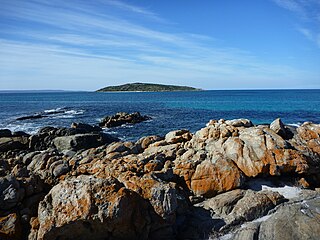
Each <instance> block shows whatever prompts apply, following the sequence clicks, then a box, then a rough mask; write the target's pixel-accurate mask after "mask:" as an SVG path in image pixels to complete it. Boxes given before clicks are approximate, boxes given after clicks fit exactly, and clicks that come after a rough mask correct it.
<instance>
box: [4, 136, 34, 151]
mask: <svg viewBox="0 0 320 240" xmlns="http://www.w3.org/2000/svg"><path fill="white" fill-rule="evenodd" d="M28 145H29V138H28V137H27V136H20V137H13V136H12V137H2V138H0V152H6V151H9V150H16V149H18V150H22V149H27V148H28Z"/></svg>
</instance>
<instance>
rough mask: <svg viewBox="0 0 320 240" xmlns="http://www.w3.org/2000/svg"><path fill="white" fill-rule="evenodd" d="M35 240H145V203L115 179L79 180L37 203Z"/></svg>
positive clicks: (55, 189) (59, 187)
mask: <svg viewBox="0 0 320 240" xmlns="http://www.w3.org/2000/svg"><path fill="white" fill-rule="evenodd" d="M38 221H39V227H38V230H37V229H33V231H37V237H38V239H58V238H63V239H71V238H74V239H109V238H112V239H148V234H149V224H150V216H149V213H148V207H147V204H146V202H145V201H144V200H143V199H142V198H141V197H140V196H139V195H138V194H136V193H135V192H133V191H130V190H128V189H125V188H124V187H123V185H122V184H120V183H119V182H118V181H117V180H116V179H114V178H107V179H98V178H95V177H91V176H80V177H78V178H74V179H70V180H66V181H63V182H61V183H60V184H58V185H56V186H54V187H53V188H52V189H51V191H50V192H49V193H48V195H47V196H46V197H45V198H44V200H43V201H42V202H40V205H39V210H38Z"/></svg>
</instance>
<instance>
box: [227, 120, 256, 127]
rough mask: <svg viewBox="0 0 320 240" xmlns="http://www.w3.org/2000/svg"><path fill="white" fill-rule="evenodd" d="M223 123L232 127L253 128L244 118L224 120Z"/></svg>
mask: <svg viewBox="0 0 320 240" xmlns="http://www.w3.org/2000/svg"><path fill="white" fill-rule="evenodd" d="M225 123H226V124H227V125H231V126H233V127H252V126H253V124H252V122H251V121H250V120H248V119H244V118H240V119H233V120H226V121H225Z"/></svg>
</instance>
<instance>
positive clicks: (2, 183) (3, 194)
mask: <svg viewBox="0 0 320 240" xmlns="http://www.w3.org/2000/svg"><path fill="white" fill-rule="evenodd" d="M24 193H25V191H24V189H23V188H20V184H19V182H18V181H17V180H16V178H15V177H13V176H11V175H8V176H6V177H3V178H0V209H2V210H8V209H10V208H13V207H14V206H16V205H17V204H18V203H19V202H20V201H21V200H22V199H23V197H24Z"/></svg>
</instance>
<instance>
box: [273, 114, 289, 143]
mask: <svg viewBox="0 0 320 240" xmlns="http://www.w3.org/2000/svg"><path fill="white" fill-rule="evenodd" d="M270 129H271V130H273V131H274V132H275V133H276V134H278V135H279V136H281V137H282V138H283V139H286V138H287V134H286V129H285V126H284V124H283V122H282V121H281V119H280V118H277V119H276V120H274V121H273V122H272V123H271V124H270Z"/></svg>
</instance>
